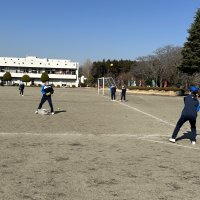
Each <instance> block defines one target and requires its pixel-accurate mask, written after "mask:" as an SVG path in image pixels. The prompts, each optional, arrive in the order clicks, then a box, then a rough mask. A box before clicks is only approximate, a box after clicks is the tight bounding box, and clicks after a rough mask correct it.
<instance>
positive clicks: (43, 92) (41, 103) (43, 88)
mask: <svg viewBox="0 0 200 200" xmlns="http://www.w3.org/2000/svg"><path fill="white" fill-rule="evenodd" d="M45 87H46V86H45V85H44V84H43V85H42V90H41V92H42V98H41V101H40V104H39V106H38V109H41V108H42V106H43V104H44V103H45V101H48V103H49V106H50V108H51V112H54V109H53V104H52V100H51V95H49V96H47V95H46V92H45Z"/></svg>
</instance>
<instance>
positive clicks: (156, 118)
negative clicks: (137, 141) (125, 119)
mask: <svg viewBox="0 0 200 200" xmlns="http://www.w3.org/2000/svg"><path fill="white" fill-rule="evenodd" d="M104 97H105V98H107V99H109V98H108V97H106V96H104ZM115 102H116V103H119V104H120V105H122V106H125V107H128V108H130V109H132V110H135V111H137V112H139V113H142V114H144V115H146V116H148V117H150V118H152V119H155V120H157V121H159V122H162V123H164V124H167V125H169V126H172V127H176V125H175V124H172V123H170V122H168V121H165V120H163V119H161V118H159V117H156V116H154V115H152V114H149V113H147V112H144V111H142V110H140V109H138V108H135V107H133V106H129V105H127V104H125V103H121V102H120V101H115ZM181 130H183V131H186V130H187V129H185V128H181ZM197 131H200V130H199V129H197Z"/></svg>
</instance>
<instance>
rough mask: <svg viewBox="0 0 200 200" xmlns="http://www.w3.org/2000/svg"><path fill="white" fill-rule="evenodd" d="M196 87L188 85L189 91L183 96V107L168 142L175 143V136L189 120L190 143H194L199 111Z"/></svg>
mask: <svg viewBox="0 0 200 200" xmlns="http://www.w3.org/2000/svg"><path fill="white" fill-rule="evenodd" d="M198 90H199V89H198V88H197V87H195V86H191V87H190V92H189V95H188V96H187V97H184V104H185V106H184V108H183V111H182V113H181V117H180V119H179V120H178V122H177V124H176V127H175V129H174V131H173V133H172V136H171V138H170V139H169V141H170V142H172V143H175V142H176V137H177V135H178V132H179V130H180V128H181V127H182V125H183V124H184V123H185V122H186V121H189V123H190V126H191V133H192V134H191V142H192V144H195V143H196V119H197V112H198V111H199V101H198V99H197V95H198Z"/></svg>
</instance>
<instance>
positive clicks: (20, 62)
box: [0, 56, 79, 87]
mask: <svg viewBox="0 0 200 200" xmlns="http://www.w3.org/2000/svg"><path fill="white" fill-rule="evenodd" d="M78 70H79V63H77V62H71V61H70V60H60V59H47V58H37V57H33V56H28V57H25V58H12V57H0V79H1V78H2V77H3V75H4V74H5V72H10V73H11V76H12V83H19V82H20V80H21V78H22V76H23V75H25V74H27V75H29V76H30V78H31V82H30V84H35V85H37V84H41V80H40V78H41V74H42V73H43V72H47V73H48V75H49V78H50V81H49V82H50V83H52V84H54V85H55V86H57V85H59V86H68V87H72V86H75V87H78V84H79V78H78Z"/></svg>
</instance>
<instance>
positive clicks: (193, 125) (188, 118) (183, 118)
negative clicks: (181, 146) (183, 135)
mask: <svg viewBox="0 0 200 200" xmlns="http://www.w3.org/2000/svg"><path fill="white" fill-rule="evenodd" d="M186 121H189V122H190V126H191V132H192V135H191V140H192V141H196V117H193V116H183V115H182V116H181V117H180V119H179V120H178V122H177V124H176V127H175V129H174V132H173V134H172V138H173V139H176V136H177V135H178V132H179V130H180V128H181V127H182V126H183V124H184V123H185V122H186Z"/></svg>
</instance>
